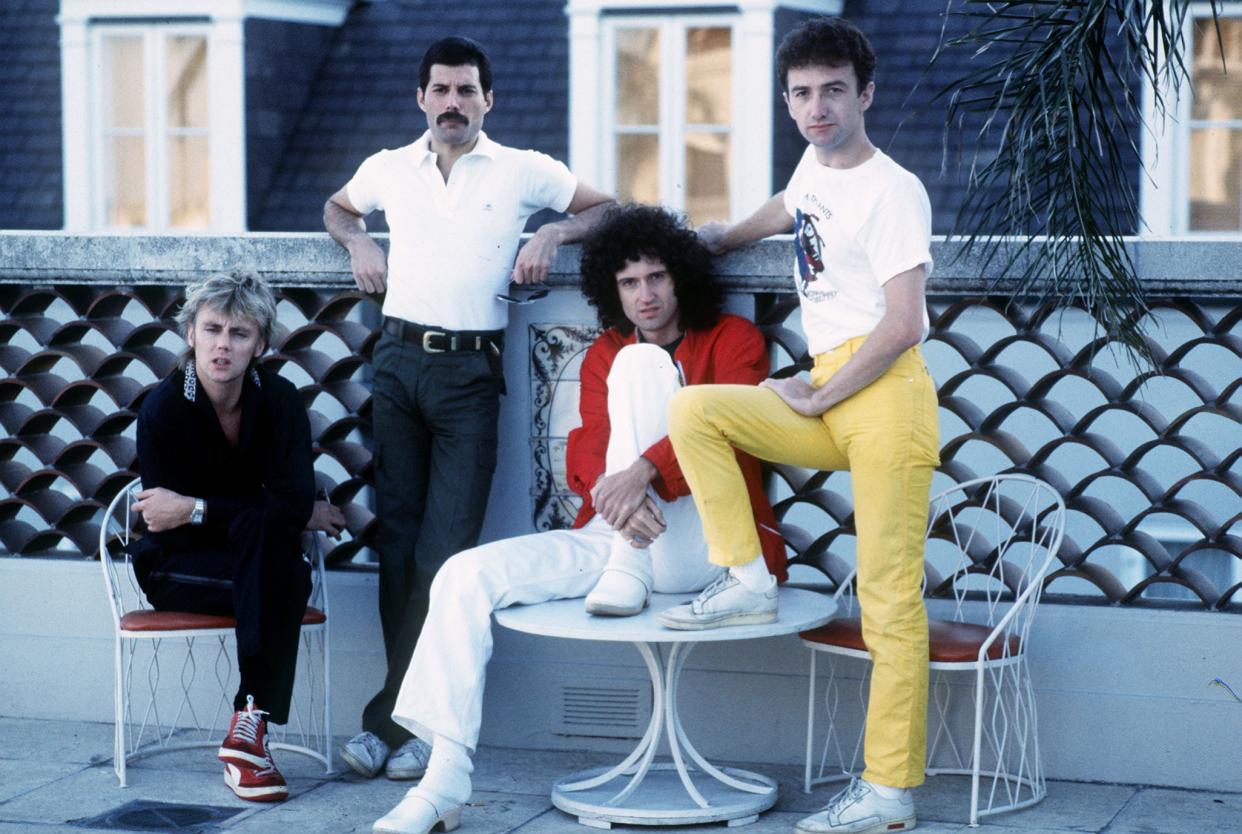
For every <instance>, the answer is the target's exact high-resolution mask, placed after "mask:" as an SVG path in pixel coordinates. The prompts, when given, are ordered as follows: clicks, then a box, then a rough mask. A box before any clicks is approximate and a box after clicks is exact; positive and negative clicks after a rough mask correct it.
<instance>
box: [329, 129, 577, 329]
mask: <svg viewBox="0 0 1242 834" xmlns="http://www.w3.org/2000/svg"><path fill="white" fill-rule="evenodd" d="M430 143H431V133H430V132H427V133H424V134H423V136H422V137H421V138H420V139H419V140H418V141H416V142H414V143H413V144H411V145H406V146H405V147H403V148H397V149H396V150H383V151H380V152H379V153H377V154H374V155H372V156H370V157H367V159H366V160H364V161H363V163H362V165H360V166H359V167H358V171H357V172H356V173H355V174H354V176H353V179H351V180H350V181H349V182H348V183H347V184H346V186H345V188H346V194H348V195H349V201H350V202H351V203H352V204H353V205H354V208H356V209H358V211H360V212H362V213H363V214H369V213H370V212H372V211H377V210H379V211H383V212H384V214H385V215H386V218H387V220H388V229H389V232H390V235H389V252H388V294H387V296H386V297H385V299H384V315H386V316H393V317H396V318H401V319H405V320H406V321H413V322H417V323H419V324H424V325H430V326H433V327H442V328H445V329H446V330H501V329H503V328H504V326H505V325H506V324H507V323H508V320H509V313H508V310H507V308H506V306H505V304H504V302H501V301H497V300H496V298H495V295H496V293H499V292H504V291H505V288H506V287H508V285H509V277H510V274H511V272H512V268H513V258H514V255H516V253H517V247H518V238H519V236H520V235H521V234H522V229H523V228H525V226H526V219H527V218H528V217H530V216H531V215H532V214H534V213H535V212H537V211H539V210H540V209H543V208H551V209H555V210H556V211H564V210H565V209H566V208H568V207H569V203H570V201H571V200H573V196H574V191H575V190H576V189H577V187H578V181H577V180H576V179H575V178H574V175H573V174H571V173H570V172H569V169H568V168H566V167H565V166H564V165H563V164H562V163H560V162H557V161H556V160H555V159H553V158H552V157H550V156H547V155H546V154H542V153H539V152H537V151H523V150H516V149H514V148H506V147H504V146H503V145H499V144H497V143H496V142H493V141H492V140H490V139H488V138H487V135H486V134H484V133H483V132H481V131H480V133H479V140H478V142H477V143H476V144H475V146H474V149H473V150H471V151H470V153H468V154H465V155H464V156H462V157H461V158H460V159H458V160H457V161H456V162H455V163H453V169H452V171H451V172H450V174H449V179H448V182H447V183H446V182H445V181H444V177H442V176H441V175H440V171H439V169H438V168H436V155H435V154H434V153H432V152H431V150H430V148H431V144H430Z"/></svg>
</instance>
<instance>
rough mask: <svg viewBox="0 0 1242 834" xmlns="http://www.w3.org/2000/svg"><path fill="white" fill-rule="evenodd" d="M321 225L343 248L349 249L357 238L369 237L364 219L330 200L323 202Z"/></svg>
mask: <svg viewBox="0 0 1242 834" xmlns="http://www.w3.org/2000/svg"><path fill="white" fill-rule="evenodd" d="M323 227H324V228H325V229H327V230H328V234H329V235H331V236H332V239H333V240H335V241H336V242H337V243H339V244H340V245H341V246H342V247H344V248H345V249H349V248H350V245H351V244H352V243H353V242H354V241H356V240H357V239H358V238H361V237H364V238H370V235H368V234H367V224H366V221H365V220H363V219H362V217H361V216H359V215H357V214H354V213H353V212H352V211H349V210H348V209H346V208H342V207H341V206H339V205H337V204H336V203H335V202H334V201H332V200H328V201H327V202H326V203H324V204H323Z"/></svg>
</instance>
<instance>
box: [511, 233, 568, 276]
mask: <svg viewBox="0 0 1242 834" xmlns="http://www.w3.org/2000/svg"><path fill="white" fill-rule="evenodd" d="M561 238H562V235H561V233H560V232H559V230H557V229H556V228H555V227H554V226H553V224H551V223H548V224H545V225H543V226H540V227H539V230H538V231H537V232H535V233H534V234H533V235H531V236H530V240H528V241H526V245H525V246H523V247H522V250H521V251H520V252H518V254H517V260H515V261H514V262H513V283H515V284H542V283H543V282H544V281H546V280H548V270H550V269H551V268H552V262H553V261H554V260H556V250H557V249H559V248H560V246H561Z"/></svg>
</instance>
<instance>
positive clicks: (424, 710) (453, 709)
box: [392, 344, 721, 753]
mask: <svg viewBox="0 0 1242 834" xmlns="http://www.w3.org/2000/svg"><path fill="white" fill-rule="evenodd" d="M680 387H681V382H680V375H679V373H678V371H677V368H676V366H675V365H674V364H673V360H672V358H671V357H670V356H669V355H668V352H667V351H665V350H664V349H662V348H660V347H657V346H655V345H650V344H639V345H629V346H627V347H625V348H622V350H621V351H620V352H619V353H618V354H617V358H616V360H615V361H614V362H613V365H612V369H611V370H610V371H609V374H608V419H609V421H610V423H611V431H610V434H609V439H608V451H607V455H606V467H607V471H608V472H609V473H612V472H617V471H620V470H622V469H624V468H626V467H627V466H629V465H630V464H631V463H633V462H634V461H635V460H637V459H638V457H639V455H641V454H642V452H643V451H645V450H646V449H647V448H649V447H650V446H651V444H653V443H655V442H656V441H657V440H659V439H660V438H662V437H664V436H666V435H667V434H668V403H669V400H670V399H671V398H672V396H673V394H674V393H676V391H677V390H678V389H679V388H680ZM651 494H652V497H653V498H654V499H655V501H656V503H657V504H658V505H659V506H660V509H661V511H662V512H663V513H664V519H665V521H666V522H667V524H668V529H667V530H666V531H665V532H664V534H663V535H661V536H660V537H659V538H657V539H656V540H655V542H653V543H652V545H651V547H650V548H647V549H645V550H636V549H635V548H633V547H631V546H630V545H629V543H627V542H626V541H625V540H624V539H622V538H621V536H620V535H619V534H617V533H615V532H614V531H613V530H612V529H611V528H610V527H609V526H608V524H607V523H606V522H605V521H604V520H603V519H602V518H600V517H598V516H596V517H595V518H593V519H591V521H590V523H588V524H587V525H586V526H585V527H583V528H582V529H580V530H554V531H551V532H547V533H533V534H531V535H527V536H518V537H516V538H512V539H504V540H502V541H498V542H492V543H490V544H485V545H481V546H479V547H475V548H472V549H470V550H465V551H462V552H461V553H458V554H457V555H456V556H453V557H452V558H451V559H449V560H448V561H447V562H445V563H444V565H443V567H441V568H440V570H439V572H438V573H437V574H436V578H435V580H434V581H433V582H432V585H431V605H430V608H429V610H428V612H427V620H426V622H425V623H424V625H423V630H422V634H421V635H420V636H419V638H418V645H417V646H416V647H415V649H414V656H413V658H412V659H411V661H410V666H409V668H408V669H406V672H405V680H404V681H403V682H402V684H401V692H400V694H399V695H398V696H397V704H396V707H395V708H394V710H393V714H392V717H393V720H394V721H396V722H397V723H398V724H400V725H401V726H403V727H406V728H407V729H409V730H410V731H411V732H413V733H415V734H417V735H418V736H419V737H421V738H423V739H425V740H426V741H429V742H430V741H432V740H433V739H434V737H435V736H436V735H440V736H444V737H446V738H450V739H452V740H454V741H457V742H460V743H461V744H463V745H465V746H466V747H467V748H468V749H469V750H470V752H471V753H473V752H474V749H475V746H476V745H477V744H478V740H479V724H480V722H481V721H482V715H483V687H484V684H485V682H486V668H487V661H488V660H489V659H490V658H491V656H492V629H491V626H492V612H493V611H495V610H496V609H498V608H507V607H508V606H510V605H519V604H527V605H529V604H533V603H538V602H546V601H548V600H553V599H572V598H575V597H583V596H586V595H587V594H588V593H589V592H590V591H591V589H592V588H594V587H595V583H596V582H597V581H598V580H599V577H600V574H601V573H602V572H603V570H604V568H605V566H606V565H607V564H608V562H609V560H610V559H614V558H615V559H617V560H625V562H626V564H627V565H630V566H632V567H636V568H638V569H640V570H643V571H644V573H647V574H649V575H650V576H651V577H652V580H653V582H652V588H653V589H654V590H656V591H662V592H670V593H672V592H678V593H680V592H688V591H698V590H700V589H701V588H703V587H705V586H706V585H707V584H708V583H709V582H711V581H712V580H713V579H714V578H715V577H716V575H717V574H718V573H719V572H720V571H721V568H719V567H717V566H715V565H712V564H711V563H709V562H708V561H707V545H706V543H705V542H704V539H703V528H702V525H701V524H700V522H699V515H698V512H697V511H696V510H695V507H694V501H693V500H692V499H690V498H682V499H679V500H677V501H671V502H669V501H663V500H661V499H660V498H659V497H658V496H656V495H655V494H654V492H652V493H651ZM648 564H649V567H648Z"/></svg>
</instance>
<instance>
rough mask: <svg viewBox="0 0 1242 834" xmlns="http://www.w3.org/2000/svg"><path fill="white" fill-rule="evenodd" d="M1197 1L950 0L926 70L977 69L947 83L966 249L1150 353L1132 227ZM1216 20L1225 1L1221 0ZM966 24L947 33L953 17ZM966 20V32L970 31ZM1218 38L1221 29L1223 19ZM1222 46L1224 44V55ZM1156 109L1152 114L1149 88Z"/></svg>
mask: <svg viewBox="0 0 1242 834" xmlns="http://www.w3.org/2000/svg"><path fill="white" fill-rule="evenodd" d="M1190 5H1191V4H1190V0H1026V1H1025V2H1018V0H1000V1H999V2H998V1H996V0H992V1H991V2H985V0H947V6H946V10H945V21H946V25H945V26H944V27H942V30H941V40H940V44H939V46H938V47H937V49H936V52H935V54H934V55H933V56H932V59H931V62H930V64H929V70H930V69H931V67H933V66H934V65H935V64H936V62H938V61H942V60H944V59H945V56H947V55H949V54H950V53H954V52H957V51H960V50H968V51H969V52H970V53H971V55H972V57H971V64H972V69H971V70H970V71H968V72H967V73H966V74H964V75H962V76H961V77H959V78H957V79H956V80H955V81H953V82H952V83H951V84H949V85H947V86H946V87H944V88H943V89H941V90H939V91H937V92H936V93H935V94H934V95H933V96H932V98H931V99H930V101H929V102H928V105H929V106H931V105H935V106H940V107H943V108H944V110H945V120H944V140H945V152H944V160H945V162H944V163H943V164H945V165H946V166H947V164H948V158H949V150H948V149H949V147H950V146H951V145H952V144H954V143H955V141H961V142H962V144H963V145H965V146H966V149H965V155H966V157H967V159H968V164H967V166H966V193H965V195H964V198H963V200H962V203H961V207H960V210H959V212H958V214H957V217H956V218H955V220H954V225H953V232H952V233H953V236H955V237H958V238H960V239H962V240H963V242H964V246H963V248H962V254H963V255H964V256H965V255H972V256H973V257H974V258H976V259H977V262H978V263H980V264H982V265H983V266H984V268H988V269H991V268H993V267H998V268H999V271H1000V274H1002V275H1004V276H1005V280H1006V281H1007V282H1012V283H1011V285H1010V286H1011V289H1012V291H1013V293H1014V295H1015V297H1018V298H1027V299H1031V300H1034V301H1035V302H1037V303H1040V304H1043V303H1046V302H1047V301H1049V300H1050V299H1051V300H1055V301H1057V302H1059V303H1061V304H1063V305H1065V306H1080V307H1083V308H1084V309H1085V310H1086V311H1087V312H1088V313H1089V314H1090V315H1091V316H1092V317H1093V318H1094V319H1095V321H1096V322H1097V323H1098V326H1099V327H1100V328H1102V329H1103V330H1104V331H1105V333H1106V334H1107V336H1108V337H1109V338H1110V339H1112V340H1115V341H1117V342H1120V343H1121V344H1123V345H1126V346H1127V347H1129V348H1131V349H1133V350H1134V351H1135V352H1136V353H1137V354H1138V355H1139V356H1142V357H1143V358H1146V359H1150V358H1151V356H1152V354H1151V350H1150V348H1149V345H1148V342H1147V341H1146V340H1145V338H1144V334H1143V332H1142V330H1141V326H1140V325H1139V324H1138V323H1139V322H1142V321H1144V320H1145V317H1144V315H1143V314H1144V313H1145V312H1146V311H1147V302H1146V300H1145V297H1144V293H1143V287H1142V284H1141V283H1140V281H1139V279H1138V276H1137V274H1136V271H1135V265H1134V262H1133V259H1132V258H1131V255H1130V251H1129V250H1128V249H1127V247H1126V245H1125V239H1124V238H1125V235H1126V233H1127V232H1130V231H1132V230H1134V229H1135V227H1136V225H1137V224H1138V223H1140V222H1141V220H1140V218H1139V205H1138V194H1137V185H1138V182H1139V180H1138V177H1139V172H1140V171H1141V165H1142V153H1141V150H1140V148H1139V145H1138V143H1137V141H1136V136H1137V135H1139V130H1142V129H1146V130H1152V129H1153V128H1152V126H1151V124H1150V123H1148V122H1145V121H1144V119H1145V118H1146V119H1148V120H1149V121H1154V120H1160V119H1163V117H1164V116H1165V115H1166V114H1167V113H1168V112H1169V110H1170V109H1171V108H1172V107H1173V106H1174V105H1175V102H1174V101H1170V100H1169V99H1168V97H1167V96H1166V92H1165V91H1166V90H1176V89H1177V88H1178V86H1179V85H1180V84H1181V83H1182V82H1185V81H1188V80H1189V73H1188V70H1187V67H1186V64H1185V58H1184V55H1185V50H1184V47H1185V35H1184V31H1183V30H1184V26H1185V25H1186V21H1187V20H1188V17H1187V12H1188V11H1189V7H1190ZM1211 8H1212V13H1213V19H1214V20H1215V19H1216V17H1217V15H1218V13H1219V9H1218V7H1217V2H1216V0H1211ZM952 18H957V19H958V20H959V21H960V22H962V23H964V24H965V26H964V28H965V29H966V31H965V32H964V33H963V34H956V35H952V36H951V35H950V31H951V29H950V27H949V26H948V21H949V20H950V19H952ZM959 28H961V27H959ZM1217 37H1218V38H1219V37H1220V32H1219V26H1217ZM1222 54H1223V50H1222ZM1145 84H1146V85H1149V86H1150V87H1151V89H1152V90H1153V91H1154V96H1153V99H1154V104H1155V112H1154V113H1149V114H1144V113H1143V104H1142V102H1143V85H1145Z"/></svg>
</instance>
